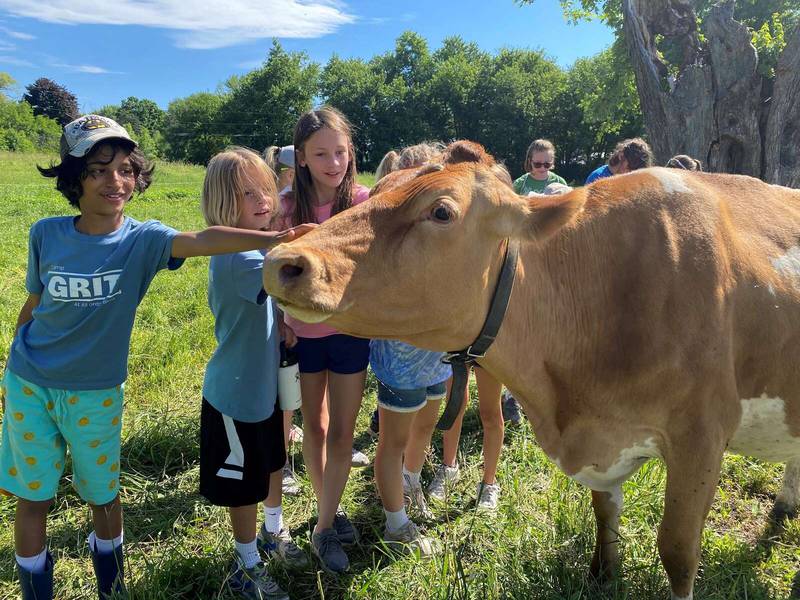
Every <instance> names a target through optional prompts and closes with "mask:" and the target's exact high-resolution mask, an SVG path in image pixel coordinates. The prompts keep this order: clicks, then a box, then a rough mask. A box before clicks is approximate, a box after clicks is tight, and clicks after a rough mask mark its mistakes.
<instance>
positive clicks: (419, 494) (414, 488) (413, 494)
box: [403, 475, 433, 521]
mask: <svg viewBox="0 0 800 600" xmlns="http://www.w3.org/2000/svg"><path fill="white" fill-rule="evenodd" d="M403 501H404V503H405V505H406V507H407V508H409V509H411V510H414V511H415V512H417V513H418V514H419V516H420V517H422V518H423V519H425V520H426V521H430V520H432V519H433V513H432V512H431V509H430V508H428V501H427V500H425V492H423V491H422V486H421V485H420V484H417V485H412V483H411V481H409V479H408V476H407V475H403Z"/></svg>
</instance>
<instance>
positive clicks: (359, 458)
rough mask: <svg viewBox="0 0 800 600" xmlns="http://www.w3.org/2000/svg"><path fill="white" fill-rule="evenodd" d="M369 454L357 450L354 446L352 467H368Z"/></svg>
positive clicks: (351, 460)
mask: <svg viewBox="0 0 800 600" xmlns="http://www.w3.org/2000/svg"><path fill="white" fill-rule="evenodd" d="M369 462H370V461H369V456H367V455H366V454H364V453H363V452H361V451H360V450H356V449H355V448H353V453H352V456H351V459H350V466H352V467H368V466H369Z"/></svg>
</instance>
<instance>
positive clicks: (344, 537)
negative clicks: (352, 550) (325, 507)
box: [333, 509, 358, 546]
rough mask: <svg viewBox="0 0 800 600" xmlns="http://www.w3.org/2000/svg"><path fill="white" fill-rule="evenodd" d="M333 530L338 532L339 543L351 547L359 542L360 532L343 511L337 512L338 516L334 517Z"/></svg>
mask: <svg viewBox="0 0 800 600" xmlns="http://www.w3.org/2000/svg"><path fill="white" fill-rule="evenodd" d="M333 528H334V529H335V530H336V535H338V536H339V541H340V542H341V543H342V544H343V545H345V546H351V545H353V544H355V543H356V542H358V531H357V530H356V528H355V526H354V525H353V523H352V521H350V519H348V518H347V515H346V514H344V511H343V510H341V509H339V510H337V511H336V515H335V516H334V517H333Z"/></svg>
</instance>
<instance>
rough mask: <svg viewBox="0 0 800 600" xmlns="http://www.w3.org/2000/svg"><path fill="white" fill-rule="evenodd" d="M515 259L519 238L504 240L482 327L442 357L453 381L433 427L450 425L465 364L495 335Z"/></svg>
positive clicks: (508, 294) (464, 377)
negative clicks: (503, 252)
mask: <svg viewBox="0 0 800 600" xmlns="http://www.w3.org/2000/svg"><path fill="white" fill-rule="evenodd" d="M518 259H519V241H518V240H507V241H506V255H505V258H504V259H503V266H502V268H501V269H500V275H499V276H498V277H497V286H496V287H495V288H494V295H493V296H492V302H491V304H489V312H488V313H487V315H486V321H484V323H483V328H482V329H481V332H480V333H479V334H478V337H477V338H475V341H474V342H472V344H470V345H469V346H467V347H466V348H464V349H462V350H457V351H455V352H448V353H447V354H446V355H445V357H444V358H443V359H442V361H443V362H446V363H450V364H451V365H452V366H453V384H452V385H451V386H450V395H449V396H448V397H447V405H446V406H445V407H444V412H443V413H442V416H441V417H440V418H439V422H438V423H437V424H436V427H437V429H441V430H447V429H450V428H451V427H452V426H453V421H455V419H456V416H458V412H459V410H460V409H461V405H462V404H463V402H464V393H465V388H466V384H467V377H468V376H469V367H470V365H471V364H472V363H473V362H475V359H476V358H483V357H484V356H486V351H487V350H489V346H491V345H492V342H494V339H495V337H497V332H498V331H500V325H502V323H503V319H504V318H505V316H506V309H507V308H508V301H509V300H510V299H511V291H512V289H513V288H514V278H515V276H516V274H517V260H518Z"/></svg>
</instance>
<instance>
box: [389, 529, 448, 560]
mask: <svg viewBox="0 0 800 600" xmlns="http://www.w3.org/2000/svg"><path fill="white" fill-rule="evenodd" d="M383 540H384V541H385V542H386V545H387V546H389V547H390V548H391V549H392V550H395V551H396V552H402V553H404V554H405V553H408V554H418V555H419V556H421V557H423V558H424V557H428V556H433V555H434V554H436V553H437V552H439V550H440V545H439V542H438V540H435V539H434V538H432V537H428V536H426V535H422V532H421V531H420V530H419V527H417V525H416V524H415V523H414V521H407V522H406V524H405V525H403V526H402V527H401V528H400V529H398V530H397V531H390V530H389V529H384V531H383Z"/></svg>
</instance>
